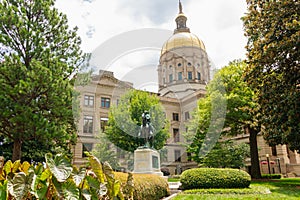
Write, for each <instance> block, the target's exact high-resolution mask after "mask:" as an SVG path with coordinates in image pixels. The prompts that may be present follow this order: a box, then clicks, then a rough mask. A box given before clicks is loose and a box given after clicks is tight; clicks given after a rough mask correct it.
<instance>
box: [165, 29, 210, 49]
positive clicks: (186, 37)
mask: <svg viewBox="0 0 300 200" xmlns="http://www.w3.org/2000/svg"><path fill="white" fill-rule="evenodd" d="M179 47H197V48H200V49H202V50H204V51H205V46H204V43H203V42H202V41H201V40H200V39H199V38H198V37H197V36H196V35H194V34H192V33H189V32H178V33H176V34H174V35H173V36H171V37H170V38H169V39H168V40H167V41H166V42H165V44H164V45H163V47H162V50H161V55H163V54H164V53H166V52H167V51H171V50H173V49H175V48H179Z"/></svg>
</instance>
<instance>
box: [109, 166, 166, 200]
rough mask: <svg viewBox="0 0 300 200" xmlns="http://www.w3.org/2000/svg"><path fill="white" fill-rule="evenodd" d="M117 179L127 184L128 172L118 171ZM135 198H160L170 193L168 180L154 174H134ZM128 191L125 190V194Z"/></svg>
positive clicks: (153, 199)
mask: <svg viewBox="0 0 300 200" xmlns="http://www.w3.org/2000/svg"><path fill="white" fill-rule="evenodd" d="M115 175H116V179H118V180H120V181H121V183H122V185H125V184H126V181H127V176H128V174H126V173H121V172H116V173H115ZM133 184H134V191H133V197H134V200H159V199H162V198H163V197H166V196H169V195H170V190H169V185H168V182H167V181H166V180H165V179H163V178H162V177H159V176H157V175H153V174H133ZM126 192H127V191H123V193H124V195H125V196H127V195H128V194H126Z"/></svg>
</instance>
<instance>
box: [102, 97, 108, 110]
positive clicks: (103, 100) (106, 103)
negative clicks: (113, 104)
mask: <svg viewBox="0 0 300 200" xmlns="http://www.w3.org/2000/svg"><path fill="white" fill-rule="evenodd" d="M101 107H102V108H109V107H110V98H105V97H101Z"/></svg>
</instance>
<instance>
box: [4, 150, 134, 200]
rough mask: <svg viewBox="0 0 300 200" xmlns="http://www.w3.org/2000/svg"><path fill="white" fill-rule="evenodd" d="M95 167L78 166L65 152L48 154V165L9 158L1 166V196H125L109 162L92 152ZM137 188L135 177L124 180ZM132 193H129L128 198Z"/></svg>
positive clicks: (106, 197)
mask: <svg viewBox="0 0 300 200" xmlns="http://www.w3.org/2000/svg"><path fill="white" fill-rule="evenodd" d="M87 155H88V157H89V164H90V166H91V169H84V168H82V169H77V168H76V167H73V166H72V165H71V162H70V160H69V159H68V158H67V157H65V156H63V155H59V154H58V155H56V156H55V157H54V158H53V156H52V154H50V153H48V154H46V156H45V157H46V164H47V166H46V167H44V166H43V165H42V164H40V163H39V164H37V165H31V164H29V163H28V162H26V161H25V162H23V163H21V162H20V161H19V160H18V161H15V162H14V163H13V162H11V161H7V162H6V163H5V164H4V166H3V167H1V168H0V199H12V200H13V199H82V200H84V199H86V200H90V199H92V200H94V199H103V200H104V199H106V200H107V199H115V198H118V199H124V197H123V193H122V190H121V183H120V181H118V180H117V179H116V178H115V174H114V172H113V170H112V168H111V167H110V165H109V164H108V163H104V164H101V163H100V162H99V160H98V159H97V158H96V157H94V156H93V155H91V154H88V153H87ZM122 184H123V185H124V186H125V187H130V186H131V187H133V180H132V179H128V180H127V181H126V180H125V181H124V182H123V183H122ZM130 198H132V196H128V199H130Z"/></svg>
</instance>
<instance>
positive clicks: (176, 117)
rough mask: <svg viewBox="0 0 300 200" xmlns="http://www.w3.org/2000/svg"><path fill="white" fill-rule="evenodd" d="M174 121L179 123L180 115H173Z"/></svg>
mask: <svg viewBox="0 0 300 200" xmlns="http://www.w3.org/2000/svg"><path fill="white" fill-rule="evenodd" d="M173 121H179V114H178V113H173Z"/></svg>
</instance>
